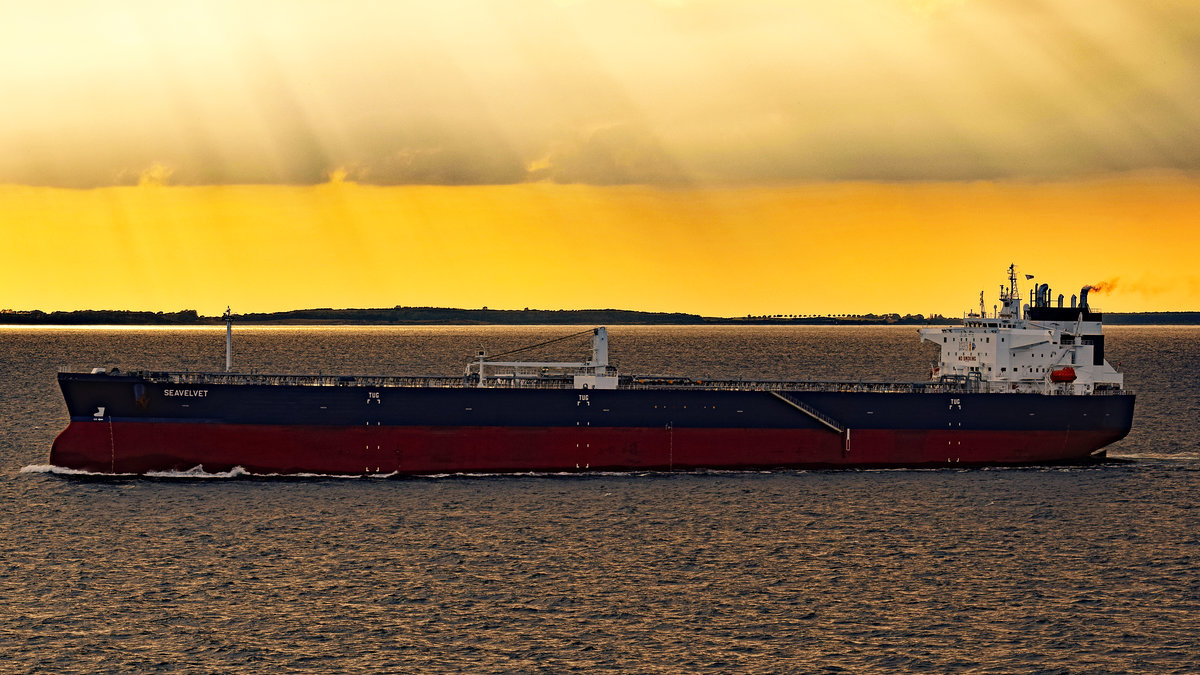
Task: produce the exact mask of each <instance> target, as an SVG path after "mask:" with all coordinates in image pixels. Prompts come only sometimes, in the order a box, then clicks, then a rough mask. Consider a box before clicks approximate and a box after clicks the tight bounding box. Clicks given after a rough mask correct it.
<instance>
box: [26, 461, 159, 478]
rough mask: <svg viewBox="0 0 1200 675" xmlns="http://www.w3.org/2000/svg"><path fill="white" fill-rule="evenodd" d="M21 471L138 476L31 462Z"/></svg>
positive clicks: (74, 474) (73, 474)
mask: <svg viewBox="0 0 1200 675" xmlns="http://www.w3.org/2000/svg"><path fill="white" fill-rule="evenodd" d="M21 473H53V474H57V475H60V476H114V477H115V476H120V477H125V476H136V475H137V474H135V473H100V472H98V471H84V470H83V469H68V468H67V467H65V466H54V465H53V464H30V465H29V466H23V467H21Z"/></svg>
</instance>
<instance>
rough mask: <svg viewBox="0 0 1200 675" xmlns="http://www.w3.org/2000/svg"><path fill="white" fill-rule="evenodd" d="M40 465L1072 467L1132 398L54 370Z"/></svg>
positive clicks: (409, 470)
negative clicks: (55, 403) (55, 431)
mask: <svg viewBox="0 0 1200 675" xmlns="http://www.w3.org/2000/svg"><path fill="white" fill-rule="evenodd" d="M59 381H60V385H61V387H62V389H63V394H64V397H65V399H66V401H67V407H68V410H69V411H70V413H71V422H70V424H69V425H68V427H67V428H66V430H64V431H63V432H62V433H61V434H60V435H59V437H58V438H57V439H56V441H55V443H54V447H53V448H52V450H51V457H50V461H51V463H52V464H54V465H56V466H61V467H65V468H70V469H76V470H82V471H89V472H97V473H114V474H145V473H153V472H171V471H189V470H194V469H196V468H198V467H199V468H201V469H202V470H204V471H206V472H226V471H230V470H232V469H234V468H236V467H240V468H241V469H242V470H245V471H247V472H250V473H255V474H326V475H361V474H398V475H429V474H447V473H519V472H574V471H690V470H702V469H714V470H715V469H730V470H742V469H776V468H867V467H939V466H981V465H1030V464H1054V463H1068V462H1084V461H1089V460H1094V459H1095V458H1097V457H1098V456H1102V454H1101V451H1102V448H1104V447H1105V446H1106V445H1108V444H1110V443H1112V442H1114V441H1116V440H1119V439H1120V438H1122V437H1123V436H1125V435H1126V434H1127V433H1128V431H1129V428H1130V426H1131V423H1132V417H1133V402H1134V399H1133V396H1132V395H1107V396H1047V395H1040V394H983V393H970V392H951V393H947V392H938V393H879V392H866V391H864V392H855V391H786V390H785V391H782V392H772V391H762V390H750V389H748V390H716V389H704V388H675V389H672V388H663V389H653V388H647V389H617V390H583V391H581V390H572V389H505V388H485V389H475V388H464V387H395V388H389V387H377V386H359V385H349V386H339V385H330V386H283V385H266V384H256V385H236V384H220V385H206V386H197V385H192V386H186V387H184V386H180V385H171V384H161V383H156V382H154V381H151V380H145V379H141V378H138V377H131V376H112V375H104V374H100V375H84V374H61V375H60V377H59Z"/></svg>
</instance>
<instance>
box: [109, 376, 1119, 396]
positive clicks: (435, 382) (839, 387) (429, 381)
mask: <svg viewBox="0 0 1200 675" xmlns="http://www.w3.org/2000/svg"><path fill="white" fill-rule="evenodd" d="M109 374H110V375H116V374H117V373H113V372H111V371H110V373H109ZM121 374H125V375H132V376H135V377H139V378H142V379H144V380H146V381H148V382H154V383H158V384H178V385H259V386H287V387H381V388H389V387H400V388H417V387H425V388H441V389H458V388H464V387H471V388H475V387H477V386H478V381H477V380H476V379H475V376H474V375H472V376H471V377H470V378H466V377H462V376H459V377H447V376H440V375H429V376H420V375H418V376H393V375H323V374H322V375H288V374H264V373H213V372H186V371H180V372H153V371H132V372H125V373H121ZM484 384H485V388H488V389H574V388H575V383H574V380H573V378H571V377H529V378H496V379H492V378H488V379H487V381H486V382H485V383H484ZM618 388H619V389H640V390H663V389H669V390H693V391H767V392H770V391H777V392H798V391H812V392H867V393H878V394H897V393H899V394H937V393H946V394H953V393H1038V394H1057V395H1072V394H1076V393H1078V392H1076V391H1075V389H1074V388H1073V387H1072V385H1070V384H1062V383H1055V384H1050V385H1047V384H1046V383H1044V382H1023V383H1016V384H1015V385H1014V384H1013V383H1009V382H984V381H980V380H969V381H923V382H861V381H820V380H741V379H733V380H730V379H698V378H686V377H663V376H645V377H640V376H629V375H623V376H621V377H620V380H619V385H618ZM1123 393H1124V394H1128V393H1130V392H1129V391H1128V390H1125V391H1122V390H1119V389H1098V390H1096V391H1094V392H1092V395H1119V394H1123Z"/></svg>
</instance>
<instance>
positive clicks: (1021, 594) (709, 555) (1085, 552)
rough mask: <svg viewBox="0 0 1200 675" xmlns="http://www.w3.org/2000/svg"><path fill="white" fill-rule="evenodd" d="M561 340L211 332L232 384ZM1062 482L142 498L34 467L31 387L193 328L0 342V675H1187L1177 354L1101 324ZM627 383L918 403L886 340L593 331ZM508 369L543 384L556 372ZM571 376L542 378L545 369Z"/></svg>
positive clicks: (43, 439)
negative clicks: (1113, 386)
mask: <svg viewBox="0 0 1200 675" xmlns="http://www.w3.org/2000/svg"><path fill="white" fill-rule="evenodd" d="M571 332H573V330H572V329H571V328H563V327H521V328H513V327H493V326H477V327H378V328H329V327H326V328H300V327H297V328H254V327H242V328H237V329H236V330H235V333H234V340H235V345H234V361H235V369H237V370H246V371H250V370H254V371H257V372H283V373H308V372H324V373H356V374H421V375H425V374H431V375H455V374H459V373H461V372H462V368H463V366H464V365H465V363H466V361H467V360H468V359H470V358H471V357H472V355H473V354H474V353H475V352H476V351H477V350H478V349H480V348H486V349H487V350H488V351H490V352H492V353H496V352H499V351H504V350H507V349H512V348H515V347H517V346H520V345H523V344H531V343H535V342H540V341H543V340H546V339H549V338H552V337H555V336H558V335H566V334H569V333H571ZM1107 333H1108V339H1107V341H1106V347H1107V349H1108V357H1109V360H1110V361H1111V362H1112V363H1114V364H1117V363H1120V364H1121V370H1122V371H1124V372H1125V373H1126V380H1127V384H1128V385H1129V386H1130V387H1131V388H1133V389H1134V390H1136V392H1137V393H1138V403H1137V410H1136V414H1135V419H1134V429H1133V431H1132V432H1131V433H1130V434H1129V436H1128V437H1127V438H1126V439H1124V440H1122V441H1120V442H1119V443H1117V444H1115V445H1113V446H1111V447H1110V456H1116V457H1118V458H1123V459H1125V460H1127V461H1124V462H1117V463H1110V464H1102V465H1098V466H1090V467H1074V468H1061V467H1060V468H1046V467H1032V468H1021V469H974V470H950V469H946V470H924V471H809V472H804V471H781V472H699V473H691V474H660V473H641V474H629V475H626V474H600V475H582V476H580V475H571V476H565V475H520V476H442V477H432V478H405V479H381V478H340V479H338V478H307V479H305V478H263V477H256V476H250V475H247V474H245V473H244V472H240V471H236V470H235V471H233V472H230V473H228V474H208V473H204V472H191V473H188V474H182V475H179V474H177V475H171V476H168V477H161V478H117V477H95V476H80V475H72V474H69V473H61V472H54V471H52V470H51V469H49V468H48V467H46V463H47V455H48V453H49V448H50V444H51V442H52V441H53V439H54V436H55V434H57V433H58V432H59V431H60V430H61V429H62V428H63V427H64V426H65V425H66V423H67V419H66V409H65V406H64V405H63V403H62V400H61V396H60V395H59V392H58V390H57V384H56V382H55V373H56V371H57V370H58V369H59V368H60V367H63V366H70V367H76V368H88V369H90V368H91V367H93V366H108V367H112V366H118V367H121V368H123V369H125V368H128V369H136V368H148V369H156V370H158V369H162V370H219V369H221V368H223V366H224V329H223V327H217V328H188V329H144V328H111V327H109V328H103V327H102V328H70V329H68V328H2V329H0V355H3V358H2V359H0V469H2V471H0V506H2V507H3V516H0V608H2V609H0V616H2V617H3V618H0V654H3V660H0V671H2V672H61V673H85V672H87V673H91V672H96V671H145V672H223V671H225V672H228V671H240V670H245V671H253V672H267V671H270V672H300V671H320V672H364V671H390V672H430V671H467V672H513V671H524V672H554V673H557V672H596V671H621V672H663V673H668V672H670V673H674V672H704V671H708V672H724V671H733V670H736V671H740V672H764V673H766V672H838V671H850V672H862V671H877V670H885V669H886V670H892V671H909V672H928V671H937V672H945V671H967V672H1034V671H1039V672H1147V671H1149V672H1180V673H1188V672H1197V671H1200V639H1198V638H1197V635H1200V571H1198V570H1197V564H1198V563H1200V510H1198V509H1197V507H1196V502H1197V498H1198V497H1200V429H1198V428H1197V427H1198V422H1200V376H1197V373H1196V368H1197V366H1198V365H1200V328H1190V327H1188V328H1184V327H1110V328H1108V329H1107ZM610 340H611V355H612V360H613V361H614V362H615V363H616V364H617V365H618V366H619V367H620V368H621V370H622V371H623V372H627V373H654V374H678V375H684V376H693V377H701V378H708V377H711V378H728V377H746V378H787V379H837V380H859V379H862V380H920V379H924V378H925V377H927V375H928V371H929V368H930V366H931V365H932V361H933V360H934V359H935V358H936V349H937V347H936V346H935V345H929V344H925V345H922V344H920V343H919V342H918V338H917V336H916V330H915V329H913V328H912V327H860V328H843V327H836V328H834V327H829V328H823V327H761V328H749V327H730V326H722V327H648V326H647V327H623V326H615V327H611V328H610ZM557 346H558V347H561V348H564V349H565V350H566V351H565V352H563V351H559V352H543V353H542V354H534V355H532V356H533V357H536V358H542V357H546V358H551V357H552V358H565V357H575V356H577V355H579V354H581V353H583V352H581V351H579V350H584V349H586V344H584V339H583V338H580V340H579V344H573V343H570V342H567V343H562V344H561V345H557ZM572 350H574V351H572Z"/></svg>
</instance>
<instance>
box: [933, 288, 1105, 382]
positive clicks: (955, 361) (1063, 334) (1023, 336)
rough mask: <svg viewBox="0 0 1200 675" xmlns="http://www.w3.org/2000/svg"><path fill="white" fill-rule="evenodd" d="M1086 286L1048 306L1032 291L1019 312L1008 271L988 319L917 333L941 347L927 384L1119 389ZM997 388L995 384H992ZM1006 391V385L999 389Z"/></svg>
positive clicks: (1045, 292) (1045, 293) (1046, 291)
mask: <svg viewBox="0 0 1200 675" xmlns="http://www.w3.org/2000/svg"><path fill="white" fill-rule="evenodd" d="M1089 290H1091V287H1090V286H1085V287H1084V288H1083V289H1082V290H1081V291H1080V295H1079V304H1078V305H1077V304H1076V297H1075V296H1072V297H1071V305H1070V306H1069V307H1064V306H1063V300H1064V298H1063V296H1062V295H1059V296H1058V305H1057V306H1051V304H1050V288H1049V286H1048V285H1046V284H1042V285H1040V286H1037V287H1035V289H1034V290H1033V291H1032V292H1031V293H1030V298H1029V299H1030V302H1029V303H1028V304H1026V305H1025V306H1024V307H1022V302H1021V298H1020V295H1019V294H1018V291H1017V276H1016V267H1015V266H1010V267H1009V286H1008V287H1007V288H1003V287H1002V288H1001V292H1000V305H999V306H997V307H996V309H995V310H994V312H993V314H992V316H987V314H986V311H985V308H984V306H983V302H982V297H983V294H982V293H981V294H980V298H981V301H980V311H979V313H974V312H972V313H971V314H968V315H967V316H966V317H964V319H963V325H962V326H954V327H949V328H922V329H921V330H920V334H921V338H922V339H923V340H927V341H929V342H933V343H935V344H938V345H940V346H941V353H940V356H939V360H938V363H937V365H936V366H935V367H934V368H933V372H932V373H931V375H932V377H933V379H941V378H949V379H967V380H977V381H979V382H981V383H989V385H990V386H988V387H987V388H988V389H991V390H1008V391H1037V392H1050V391H1053V392H1054V393H1063V394H1091V393H1099V392H1104V391H1110V390H1121V389H1122V388H1123V387H1124V376H1123V375H1122V374H1121V373H1119V372H1117V370H1116V369H1115V368H1113V367H1112V365H1111V364H1109V363H1108V361H1106V360H1105V359H1104V332H1103V325H1102V320H1103V315H1102V314H1101V313H1100V312H1099V311H1098V310H1095V309H1093V308H1091V307H1089V306H1088V301H1087V295H1088V291H1089ZM997 385H999V386H997ZM1004 385H1007V386H1004Z"/></svg>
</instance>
